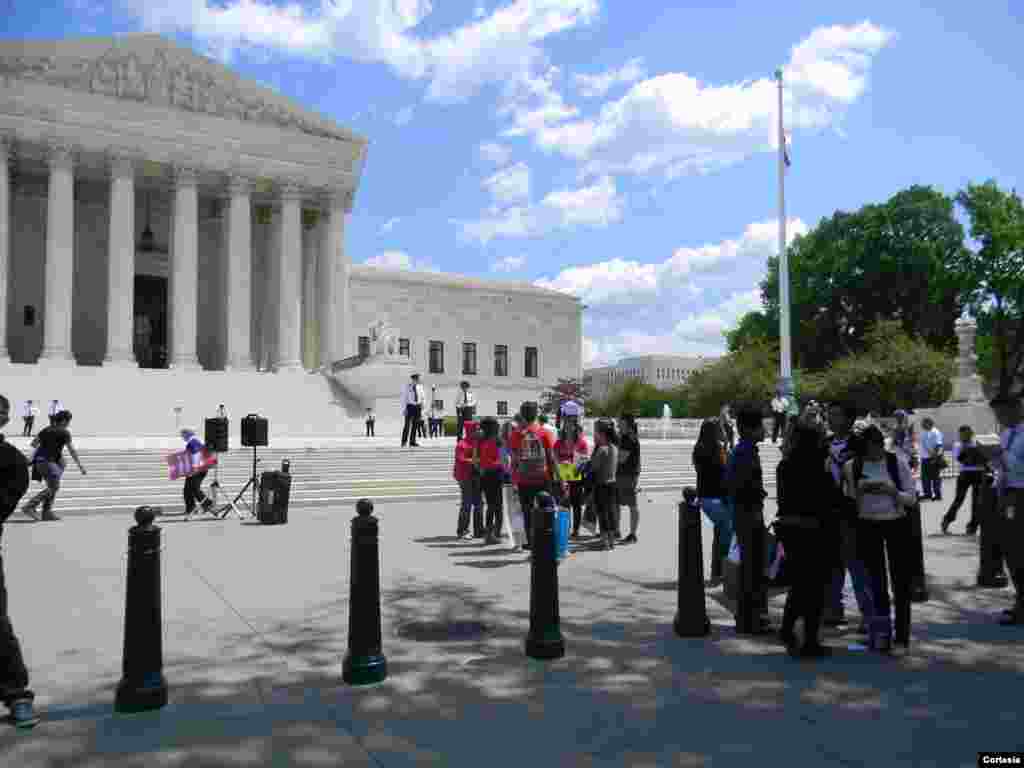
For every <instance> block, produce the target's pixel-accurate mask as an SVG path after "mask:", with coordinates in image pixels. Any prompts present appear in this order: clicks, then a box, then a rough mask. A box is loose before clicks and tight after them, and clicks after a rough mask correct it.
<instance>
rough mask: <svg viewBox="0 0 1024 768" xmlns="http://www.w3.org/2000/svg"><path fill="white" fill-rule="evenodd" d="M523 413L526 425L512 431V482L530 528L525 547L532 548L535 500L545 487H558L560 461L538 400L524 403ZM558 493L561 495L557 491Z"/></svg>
mask: <svg viewBox="0 0 1024 768" xmlns="http://www.w3.org/2000/svg"><path fill="white" fill-rule="evenodd" d="M519 413H520V414H521V415H522V417H523V419H524V420H525V421H526V425H525V426H523V427H520V428H519V429H516V430H515V431H514V432H512V434H511V435H510V436H509V440H508V443H509V449H510V450H511V452H512V484H513V485H514V486H515V487H516V490H518V491H519V501H520V503H521V504H522V507H523V525H524V527H525V528H526V544H525V546H524V547H523V548H524V549H530V548H531V547H532V546H533V529H532V525H531V520H532V515H531V512H532V510H533V504H534V501H536V499H537V494H539V493H540V492H541V491H551V490H554V489H553V481H554V479H555V478H556V477H557V476H558V475H557V471H558V462H557V461H556V460H555V452H554V448H555V439H554V437H553V436H552V435H551V433H550V432H548V431H547V430H546V429H544V428H543V427H542V426H541V425H540V424H538V423H537V403H534V402H525V403H523V404H522V406H521V407H520V409H519ZM555 495H556V496H560V494H557V493H556V494H555Z"/></svg>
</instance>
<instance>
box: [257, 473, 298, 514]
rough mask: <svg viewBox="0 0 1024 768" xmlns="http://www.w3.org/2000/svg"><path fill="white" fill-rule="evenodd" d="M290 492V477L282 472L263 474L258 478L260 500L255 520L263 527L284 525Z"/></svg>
mask: <svg viewBox="0 0 1024 768" xmlns="http://www.w3.org/2000/svg"><path fill="white" fill-rule="evenodd" d="M291 490H292V476H291V475H289V474H286V473H284V472H278V471H276V470H275V471H272V472H264V473H263V474H262V475H261V476H260V498H259V504H258V505H257V507H256V519H257V520H259V521H260V522H261V523H263V524H264V525H284V524H285V523H287V522H288V498H289V496H290V495H291Z"/></svg>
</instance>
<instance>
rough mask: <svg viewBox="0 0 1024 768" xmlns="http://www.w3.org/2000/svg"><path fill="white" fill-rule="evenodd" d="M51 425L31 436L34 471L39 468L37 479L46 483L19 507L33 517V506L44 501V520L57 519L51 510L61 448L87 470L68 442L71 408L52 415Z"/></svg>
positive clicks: (60, 469)
mask: <svg viewBox="0 0 1024 768" xmlns="http://www.w3.org/2000/svg"><path fill="white" fill-rule="evenodd" d="M53 418H54V422H53V426H50V427H46V428H44V429H42V430H41V431H40V432H39V434H37V435H36V436H35V438H34V439H33V440H32V447H33V448H35V449H36V452H35V453H34V454H33V456H32V464H33V470H34V472H38V474H39V477H40V479H42V480H45V481H46V487H45V488H44V489H43V490H42V491H40V492H39V493H37V494H36V495H35V496H33V497H32V498H31V499H29V501H28V503H27V504H25V506H24V507H22V511H23V512H24V513H25V514H26V515H28V516H29V517H31V518H32V519H33V520H38V519H39V518H37V517H36V508H37V507H38V506H39V505H40V504H42V505H43V520H44V521H51V520H60V518H59V517H57V516H56V515H55V514H53V502H54V499H56V498H57V491H59V490H60V479H61V477H62V476H63V475H64V466H65V464H64V448H67V449H68V453H70V454H71V458H72V459H74V460H75V463H76V464H77V465H78V471H79V472H81V473H82V474H83V475H84V474H86V471H85V467H83V466H82V462H81V460H80V459H79V458H78V452H77V451H76V450H75V446H74V444H73V443H72V442H71V432H70V430H69V427H70V426H71V411H61V412H60V413H58V414H57V415H56V416H54V417H53Z"/></svg>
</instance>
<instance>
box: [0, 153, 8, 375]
mask: <svg viewBox="0 0 1024 768" xmlns="http://www.w3.org/2000/svg"><path fill="white" fill-rule="evenodd" d="M10 152H11V140H10V139H9V138H8V137H7V136H3V135H0V365H2V364H3V363H9V362H10V361H11V356H10V354H9V353H8V351H7V285H8V282H9V281H10V277H11V265H10V261H11V258H10V245H11V177H10V174H9V173H8V170H7V163H8V162H9V161H10Z"/></svg>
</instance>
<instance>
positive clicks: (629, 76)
mask: <svg viewBox="0 0 1024 768" xmlns="http://www.w3.org/2000/svg"><path fill="white" fill-rule="evenodd" d="M646 76H647V70H646V69H644V66H643V60H642V59H639V58H637V59H630V60H629V61H627V62H626V63H625V64H623V65H622V66H621V67H619V68H618V69H612V70H609V71H608V72H602V73H601V74H599V75H576V76H575V77H574V78H573V82H575V83H576V87H577V88H579V89H580V92H581V93H582V94H583V96H584V97H585V98H588V99H596V98H600V97H601V96H604V95H605V94H606V93H608V91H610V90H611V89H612V88H614V87H615V86H616V85H620V84H629V83H635V82H636V81H637V80H642V79H643V78H644V77H646Z"/></svg>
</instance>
